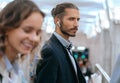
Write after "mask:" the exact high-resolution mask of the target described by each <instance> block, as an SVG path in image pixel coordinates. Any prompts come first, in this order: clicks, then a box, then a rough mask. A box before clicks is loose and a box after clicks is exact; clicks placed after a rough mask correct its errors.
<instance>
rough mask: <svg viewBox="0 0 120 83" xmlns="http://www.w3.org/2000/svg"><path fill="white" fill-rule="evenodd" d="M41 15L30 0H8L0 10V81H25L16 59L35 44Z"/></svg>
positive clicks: (38, 37) (6, 82) (13, 82)
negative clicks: (10, 0)
mask: <svg viewBox="0 0 120 83" xmlns="http://www.w3.org/2000/svg"><path fill="white" fill-rule="evenodd" d="M44 16H45V15H44V13H43V12H42V11H40V10H39V8H38V7H37V6H36V5H35V4H34V3H33V2H32V1H30V0H15V1H12V2H10V3H9V4H7V6H6V7H5V8H4V9H3V10H2V11H1V13H0V83H29V82H28V80H27V79H26V76H25V75H24V74H25V72H24V71H23V70H22V69H21V68H20V66H19V64H20V63H19V60H18V58H19V57H21V56H25V55H29V54H30V53H31V52H32V51H34V49H35V48H36V47H37V46H38V44H39V42H40V37H41V26H42V23H43V19H44ZM26 71H29V70H26Z"/></svg>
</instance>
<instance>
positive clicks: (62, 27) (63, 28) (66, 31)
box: [60, 22, 76, 37]
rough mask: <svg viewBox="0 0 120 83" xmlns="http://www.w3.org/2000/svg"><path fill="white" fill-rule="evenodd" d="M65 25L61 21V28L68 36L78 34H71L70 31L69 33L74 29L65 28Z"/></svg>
mask: <svg viewBox="0 0 120 83" xmlns="http://www.w3.org/2000/svg"><path fill="white" fill-rule="evenodd" d="M63 25H64V24H63V23H62V22H61V23H60V30H61V32H62V33H63V34H64V35H67V36H69V37H75V36H76V34H70V33H69V31H70V30H72V29H70V30H65V27H64V26H63Z"/></svg>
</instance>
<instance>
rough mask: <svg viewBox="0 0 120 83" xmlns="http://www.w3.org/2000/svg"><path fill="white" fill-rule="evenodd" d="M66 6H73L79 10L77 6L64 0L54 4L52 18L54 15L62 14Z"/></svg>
mask: <svg viewBox="0 0 120 83" xmlns="http://www.w3.org/2000/svg"><path fill="white" fill-rule="evenodd" d="M66 8H73V9H77V10H79V8H78V7H77V6H76V5H74V4H73V3H68V2H64V3H61V4H58V5H56V7H55V8H53V9H52V11H51V14H52V16H53V17H54V18H55V16H64V13H65V9H66Z"/></svg>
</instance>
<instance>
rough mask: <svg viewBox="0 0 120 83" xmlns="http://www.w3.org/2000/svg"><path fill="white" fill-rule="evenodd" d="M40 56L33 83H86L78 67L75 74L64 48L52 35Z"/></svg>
mask: <svg viewBox="0 0 120 83" xmlns="http://www.w3.org/2000/svg"><path fill="white" fill-rule="evenodd" d="M41 56H42V60H41V61H40V62H39V63H38V66H37V70H36V79H35V83H86V82H85V79H84V77H83V75H82V73H81V71H80V68H79V66H78V65H77V73H78V75H76V74H75V71H74V67H73V65H72V63H71V60H70V58H69V55H68V53H67V51H66V49H65V47H63V45H62V44H61V43H60V42H59V40H58V39H57V38H56V37H55V36H54V35H52V37H51V38H50V39H49V40H48V41H47V42H46V44H45V45H44V46H43V47H42V50H41Z"/></svg>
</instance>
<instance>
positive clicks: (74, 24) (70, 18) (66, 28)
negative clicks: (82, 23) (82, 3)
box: [60, 8, 80, 37]
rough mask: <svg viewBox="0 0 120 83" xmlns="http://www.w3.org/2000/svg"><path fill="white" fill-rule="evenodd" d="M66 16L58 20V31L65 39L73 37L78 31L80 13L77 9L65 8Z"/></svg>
mask: <svg viewBox="0 0 120 83" xmlns="http://www.w3.org/2000/svg"><path fill="white" fill-rule="evenodd" d="M65 12H66V14H65V15H64V16H63V19H62V20H60V31H61V33H62V35H64V36H66V37H69V36H71V37H74V36H75V35H76V32H77V30H78V26H79V19H80V13H79V11H78V10H77V9H71V8H67V9H66V10H65Z"/></svg>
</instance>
